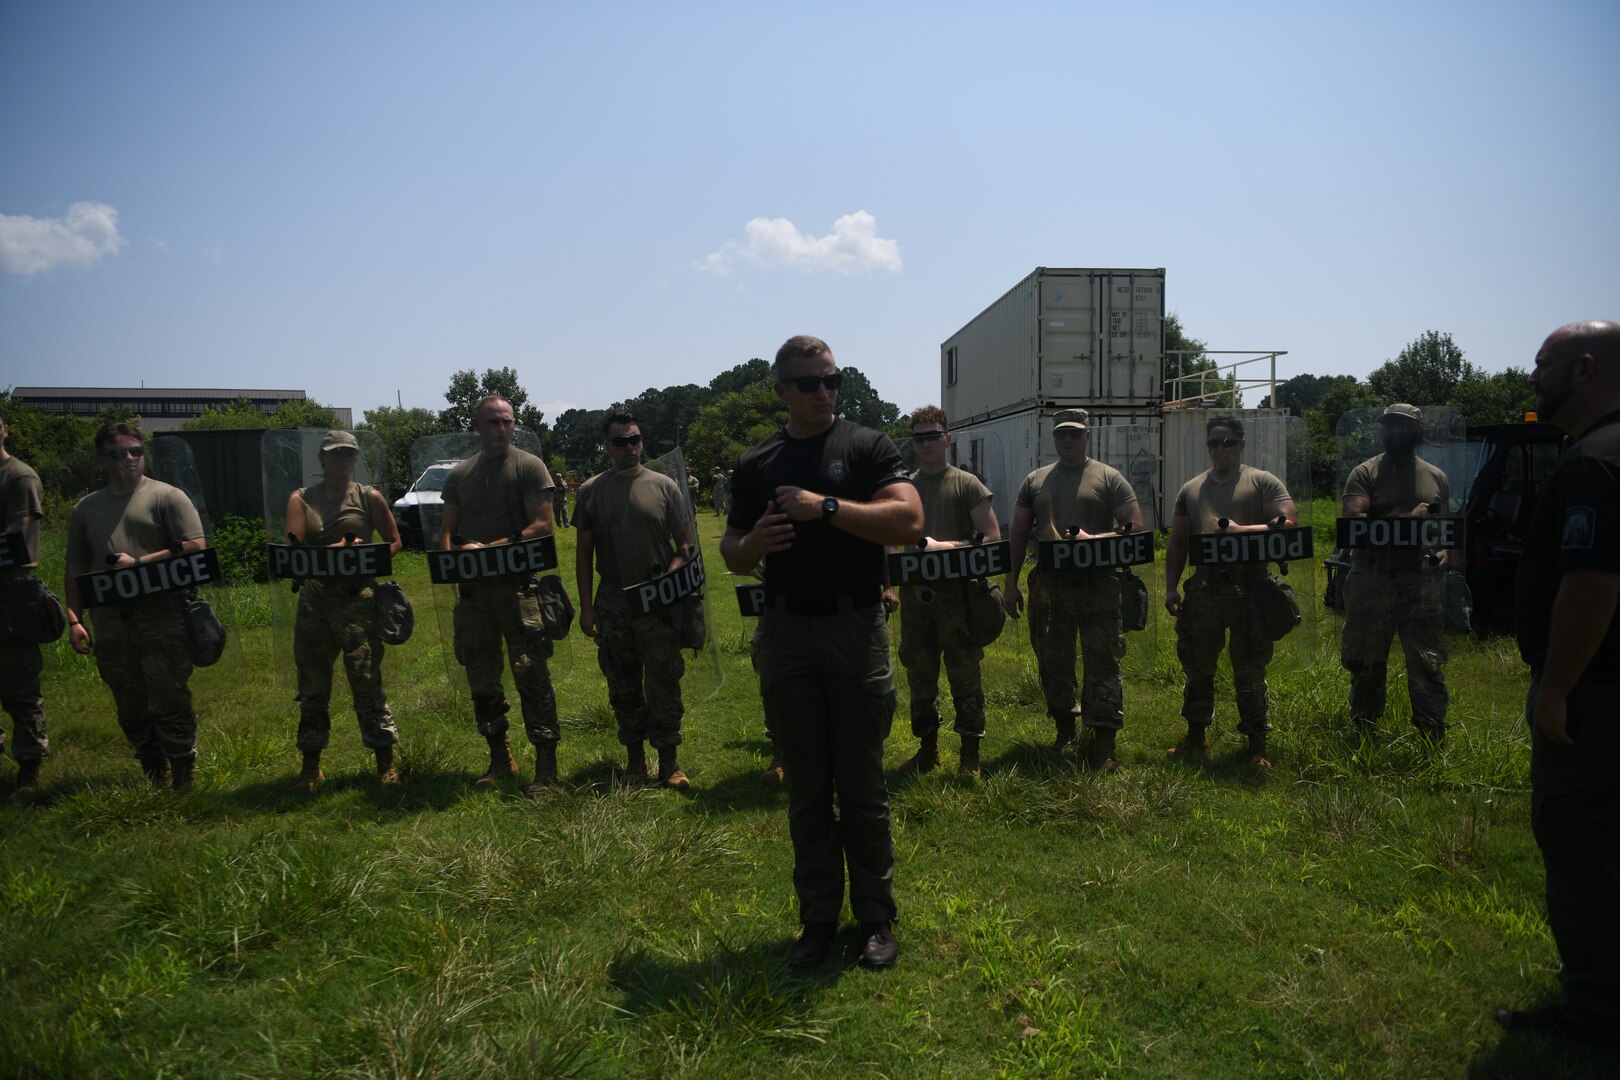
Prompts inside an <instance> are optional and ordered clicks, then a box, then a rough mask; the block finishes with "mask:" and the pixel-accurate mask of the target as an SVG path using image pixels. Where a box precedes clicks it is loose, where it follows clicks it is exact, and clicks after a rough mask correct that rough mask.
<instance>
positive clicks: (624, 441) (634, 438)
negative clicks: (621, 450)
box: [608, 431, 641, 446]
mask: <svg viewBox="0 0 1620 1080" xmlns="http://www.w3.org/2000/svg"><path fill="white" fill-rule="evenodd" d="M608 441H609V442H611V443H612V444H613V445H614V446H635V445H637V444H638V443H640V442H641V433H640V432H639V431H638V432H636V434H634V435H614V436H613V437H612V438H610V439H609V440H608Z"/></svg>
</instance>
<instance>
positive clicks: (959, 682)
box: [891, 405, 1001, 776]
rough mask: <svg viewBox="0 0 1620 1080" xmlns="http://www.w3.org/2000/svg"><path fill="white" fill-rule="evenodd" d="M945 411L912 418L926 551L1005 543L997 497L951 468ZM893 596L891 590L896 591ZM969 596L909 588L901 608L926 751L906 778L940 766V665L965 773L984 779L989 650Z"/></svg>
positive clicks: (914, 716) (917, 726) (953, 590)
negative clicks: (982, 672) (973, 638)
mask: <svg viewBox="0 0 1620 1080" xmlns="http://www.w3.org/2000/svg"><path fill="white" fill-rule="evenodd" d="M948 426H949V425H948V422H947V418H946V415H945V410H943V409H941V408H939V407H938V406H937V405H925V406H923V407H922V408H920V409H918V410H916V411H915V412H913V413H912V414H911V441H912V446H913V448H914V450H915V452H916V455H917V466H918V467H917V471H916V472H914V473H912V474H911V480H912V482H913V483H914V484H916V485H917V494H918V496H919V497H920V498H921V499H922V505H923V543H924V544H925V550H926V549H934V550H937V549H940V548H951V547H961V546H963V545H964V544H967V543H971V538H972V536H973V534H974V533H980V534H982V535H983V537H984V540H985V541H986V542H989V543H994V542H995V541H998V540H1000V539H1001V527H1000V525H999V524H997V522H996V512H995V509H994V508H993V507H992V506H991V505H990V489H989V488H987V487H985V486H984V483H983V482H982V481H981V480H979V478H978V477H976V476H974V475H973V474H972V473H968V472H964V471H963V470H961V469H958V468H956V467H955V466H953V465H951V464H949V463H948V462H947V461H946V455H947V453H948V450H949V447H950V444H951V436H950V434H949V432H947V431H946V430H945V429H946V427H948ZM891 591H892V590H891ZM966 598H967V597H966V592H965V591H964V587H963V585H962V583H960V582H955V581H948V582H944V583H942V584H941V585H939V586H937V587H925V586H920V585H903V586H901V587H900V589H899V600H900V662H901V663H902V664H904V665H905V668H906V682H907V683H908V684H909V686H910V688H911V733H912V734H913V735H915V736H917V739H918V741H919V743H920V745H919V746H918V748H917V753H916V755H915V756H913V757H912V758H911V760H910V761H907V762H906V763H905V765H903V766H901V771H902V772H912V773H925V772H930V771H932V770H933V769H934V768H935V767H937V766H938V765H939V726H940V724H941V722H942V720H941V718H940V715H939V666H940V664H939V661H940V656H941V654H943V655H944V658H945V677H946V680H947V681H948V682H949V683H950V687H951V701H952V704H953V705H954V706H955V708H956V721H955V723H954V724H953V725H952V729H953V730H954V731H955V732H956V733H957V734H958V735H960V736H961V737H962V754H961V759H960V761H961V766H960V767H961V771H962V773H963V774H964V775H966V776H978V775H979V743H980V741H981V740H982V739H983V738H984V687H983V685H982V683H981V681H980V677H979V663H980V661H982V660H983V659H984V650H983V649H981V648H979V647H978V646H977V645H974V644H972V643H971V642H970V641H969V640H968V630H967V603H966Z"/></svg>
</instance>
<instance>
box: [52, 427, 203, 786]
mask: <svg viewBox="0 0 1620 1080" xmlns="http://www.w3.org/2000/svg"><path fill="white" fill-rule="evenodd" d="M96 454H97V456H98V457H100V458H101V460H102V466H103V467H104V468H105V469H106V470H107V486H106V487H104V488H102V489H101V490H100V491H95V492H92V493H90V494H89V495H86V496H85V497H84V498H83V499H80V500H79V504H78V505H77V506H75V507H74V508H73V516H72V517H71V518H70V519H69V521H68V542H67V574H66V580H65V581H64V583H63V585H64V595H65V597H66V599H67V606H68V620H69V623H70V626H69V628H68V633H69V640H70V641H71V642H72V645H73V648H74V650H75V651H77V652H79V653H84V654H89V653H91V652H94V653H95V656H96V667H97V669H98V670H99V671H100V672H101V678H102V681H103V682H105V683H106V684H107V688H108V689H109V690H111V691H112V695H113V701H114V702H115V703H116V704H117V706H118V726H119V727H121V728H123V730H124V735H125V737H126V738H128V739H129V741H130V745H132V746H133V747H134V748H135V757H136V760H138V761H139V762H140V763H141V769H142V771H143V772H145V773H146V775H147V777H148V779H150V780H151V781H152V782H153V783H154V784H162V783H163V782H164V781H165V780H166V779H169V778H170V776H171V773H172V782H173V786H174V789H175V790H176V791H185V790H187V789H188V788H190V787H191V782H192V774H193V771H194V768H195V765H196V761H197V714H196V713H195V712H194V711H192V707H191V687H190V686H189V685H188V683H189V681H190V679H191V655H190V653H189V652H188V651H187V649H186V639H185V627H184V623H183V610H184V606H185V595H184V594H183V593H178V592H169V593H164V594H162V595H159V596H144V597H140V598H138V599H134V600H127V601H120V602H118V603H114V604H107V605H105V606H102V607H98V608H97V609H96V614H95V629H96V636H95V639H94V640H92V639H91V637H90V629H89V626H88V625H87V624H86V623H85V622H84V601H83V598H82V597H81V596H80V595H79V580H78V579H79V575H81V574H88V573H90V572H91V571H92V570H105V569H108V568H109V567H112V568H114V569H117V568H120V567H126V566H137V565H140V564H142V563H149V562H156V561H158V560H161V559H167V558H170V557H171V556H173V555H176V554H181V555H184V554H188V553H190V552H195V551H201V550H202V549H203V548H204V547H206V546H207V541H206V540H205V539H204V537H203V527H202V519H201V518H200V517H199V516H198V514H197V508H196V507H195V506H193V505H192V504H191V500H190V499H188V498H186V495H185V492H183V491H181V490H180V489H179V488H175V487H171V486H169V485H168V484H165V483H163V482H162V481H160V480H154V479H152V478H151V477H148V476H146V475H145V474H144V473H143V471H142V464H143V462H144V458H145V455H146V448H145V447H144V446H143V445H142V442H141V430H140V428H138V427H136V426H135V425H133V424H129V423H124V422H122V421H115V422H109V423H106V424H103V425H102V427H101V430H100V431H98V432H96Z"/></svg>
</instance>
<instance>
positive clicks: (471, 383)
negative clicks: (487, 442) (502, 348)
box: [439, 367, 547, 438]
mask: <svg viewBox="0 0 1620 1080" xmlns="http://www.w3.org/2000/svg"><path fill="white" fill-rule="evenodd" d="M491 394H499V395H500V396H501V397H503V398H505V399H506V400H507V401H510V402H511V403H512V415H513V416H514V417H515V418H516V419H517V425H518V427H521V428H528V429H529V430H531V431H533V432H535V433H536V434H537V435H540V436H541V437H542V438H544V437H545V436H546V434H547V430H546V424H545V418H546V414H545V413H543V412H541V411H540V410H539V409H537V408H535V407H534V406H533V405H530V404H529V392H528V391H527V390H525V389H523V387H522V385H521V384H519V382H518V373H517V370H516V369H515V368H509V367H503V368H485V369H484V374H483V375H482V377H480V376H479V375H478V373H477V372H475V371H473V370H472V369H471V368H469V369H467V370H466V371H458V372H456V373H455V374H454V375H451V376H450V388H449V389H448V390H446V391H445V392H444V399H445V400H446V401H447V402H449V403H450V407H449V408H447V409H444V410H443V411H441V412H440V413H439V422H440V423H442V424H443V425H444V426H445V427H446V429H448V430H450V431H471V430H472V421H473V413H474V411H476V410H477V408H478V402H479V401H480V400H481V399H483V398H486V397H489V396H490V395H491Z"/></svg>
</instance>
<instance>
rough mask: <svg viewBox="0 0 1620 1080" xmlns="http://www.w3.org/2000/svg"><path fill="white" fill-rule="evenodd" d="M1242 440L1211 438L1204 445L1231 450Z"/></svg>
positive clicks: (1212, 448) (1213, 448) (1215, 448)
mask: <svg viewBox="0 0 1620 1080" xmlns="http://www.w3.org/2000/svg"><path fill="white" fill-rule="evenodd" d="M1242 441H1243V440H1242V439H1211V440H1209V442H1207V443H1205V444H1204V445H1205V446H1207V447H1209V448H1210V449H1211V450H1230V449H1232V447H1234V446H1236V445H1237V444H1238V443H1240V442H1242Z"/></svg>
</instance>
